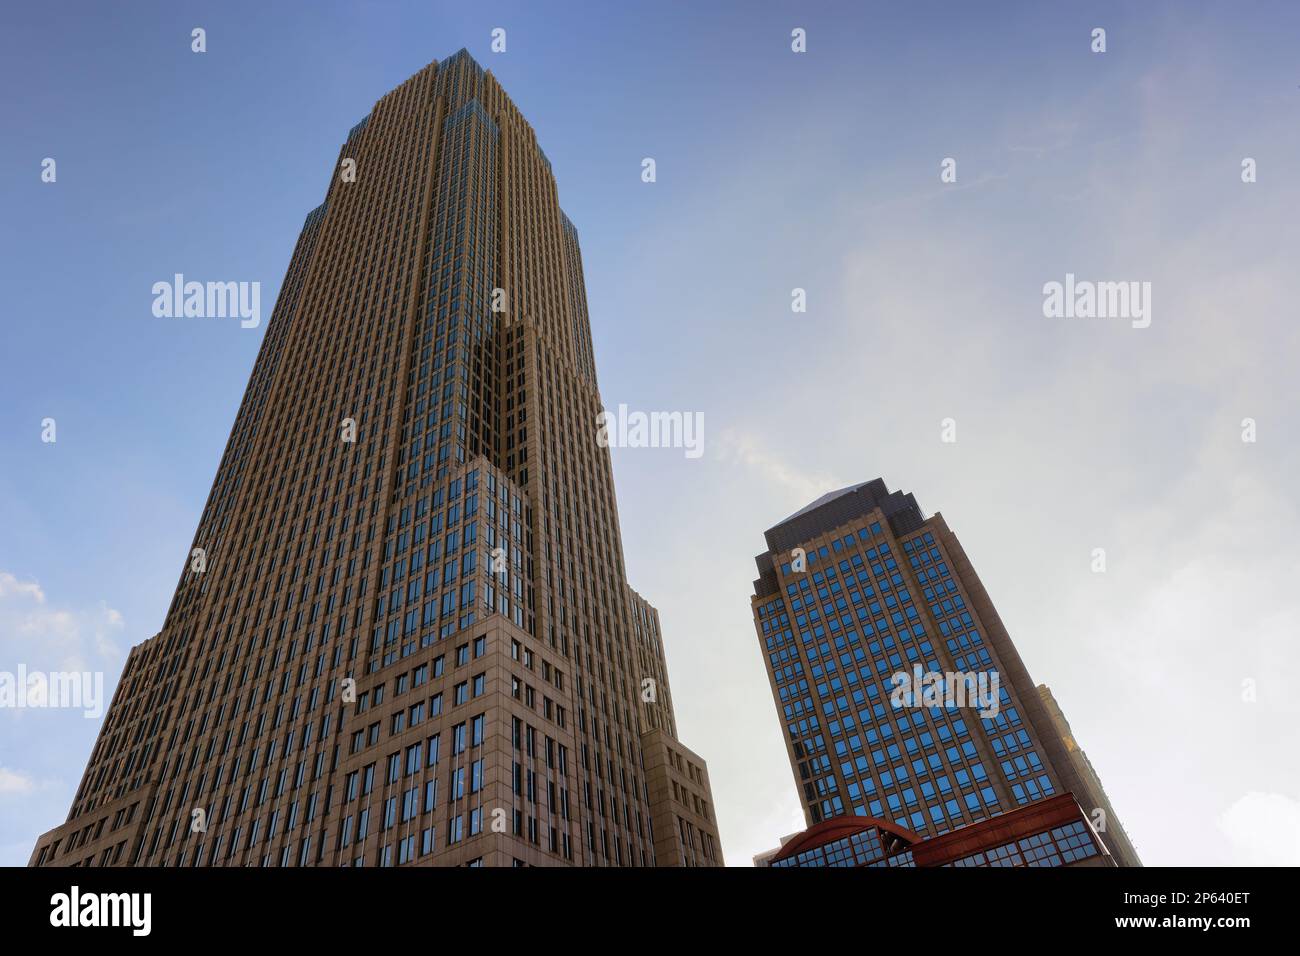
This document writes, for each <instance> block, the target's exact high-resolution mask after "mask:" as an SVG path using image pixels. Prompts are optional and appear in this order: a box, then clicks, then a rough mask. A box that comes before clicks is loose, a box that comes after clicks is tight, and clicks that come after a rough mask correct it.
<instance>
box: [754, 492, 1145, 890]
mask: <svg viewBox="0 0 1300 956" xmlns="http://www.w3.org/2000/svg"><path fill="white" fill-rule="evenodd" d="M765 537H766V542H767V546H768V550H767V551H766V552H765V553H763V554H761V555H759V556H758V557H757V559H756V561H757V564H758V571H759V577H758V580H756V581H755V582H754V596H753V598H752V605H753V613H754V625H755V628H756V629H757V633H758V638H759V642H760V646H761V648H762V651H763V655H764V661H765V663H766V666H767V672H768V678H769V681H770V684H771V688H772V694H773V697H774V699H775V702H776V706H777V712H778V714H779V716H780V719H781V727H782V737H783V739H784V740H785V745H786V750H787V753H788V756H789V758H790V766H791V769H792V770H793V772H794V777H795V783H796V786H797V787H798V790H799V796H800V800H801V801H802V803H803V808H804V814H805V818H806V821H807V824H808V826H809V827H810V830H808V831H804V833H803V834H798V835H796V836H795V837H793V838H790V839H789V840H788V841H787V843H786V846H789V845H790V843H798V842H799V841H801V840H805V839H807V838H808V835H809V834H810V833H812V832H813V831H814V830H817V828H818V827H819V826H820V825H822V824H823V823H827V822H828V821H835V820H837V818H842V817H860V818H861V817H865V818H868V819H869V820H870V821H871V822H872V826H876V827H878V828H880V829H881V830H882V831H891V832H895V833H901V834H905V835H906V842H907V843H908V844H909V845H910V844H911V843H918V844H919V843H920V842H922V841H924V842H925V843H926V844H927V845H928V846H931V847H933V846H935V845H937V844H935V843H934V842H933V841H935V840H936V839H938V838H943V839H944V840H947V841H951V840H952V839H955V837H953V838H950V837H947V836H945V835H947V834H957V832H958V831H962V830H963V828H968V827H972V826H974V825H980V826H981V827H984V829H988V827H986V826H984V821H988V820H991V819H994V818H998V817H1000V816H1002V815H1004V814H1008V813H1010V812H1012V811H1016V812H1017V813H1018V816H1017V818H1016V819H1037V817H1035V816H1034V813H1036V811H1033V810H1028V809H1026V808H1030V807H1032V806H1033V805H1035V804H1036V803H1039V802H1041V801H1046V800H1049V799H1053V798H1061V797H1065V798H1067V799H1068V801H1069V805H1070V806H1071V807H1074V808H1075V809H1074V811H1071V813H1069V814H1067V815H1068V816H1070V819H1069V820H1064V818H1061V819H1062V820H1063V822H1061V823H1060V824H1059V825H1061V826H1073V824H1074V823H1075V822H1077V821H1076V820H1075V816H1074V815H1072V814H1074V813H1081V814H1083V815H1081V816H1079V817H1078V819H1081V820H1083V822H1084V823H1085V825H1088V827H1089V830H1090V839H1093V840H1096V841H1097V842H1098V844H1099V845H1100V846H1101V847H1102V848H1103V850H1104V851H1108V853H1109V856H1110V857H1111V858H1112V859H1113V860H1114V862H1115V863H1116V864H1117V865H1120V866H1140V865H1141V863H1140V861H1139V860H1138V858H1137V855H1136V853H1135V852H1133V849H1132V846H1131V844H1129V842H1128V839H1127V837H1126V836H1124V835H1123V828H1122V827H1121V826H1120V824H1119V821H1118V819H1117V817H1116V816H1115V814H1114V812H1113V810H1111V808H1110V805H1109V803H1107V802H1106V801H1105V797H1104V794H1102V793H1101V790H1100V781H1097V780H1096V777H1095V774H1093V775H1091V776H1085V774H1083V773H1081V772H1080V771H1081V767H1082V766H1083V764H1081V763H1080V762H1079V761H1077V760H1072V759H1071V756H1070V753H1069V752H1068V750H1067V746H1066V743H1065V740H1064V739H1063V737H1062V731H1061V730H1060V729H1059V727H1058V725H1057V723H1056V722H1054V720H1053V717H1052V715H1051V714H1050V713H1049V712H1048V709H1047V708H1046V707H1045V706H1044V699H1043V697H1041V696H1040V694H1039V692H1038V690H1037V688H1036V687H1035V685H1034V683H1033V681H1032V680H1031V679H1030V677H1029V674H1028V672H1027V671H1026V669H1025V666H1024V664H1023V663H1022V661H1021V660H1020V655H1019V654H1018V653H1017V652H1016V649H1015V646H1014V645H1013V644H1012V643H1011V639H1010V637H1009V636H1008V634H1007V631H1006V628H1005V627H1003V625H1002V621H1001V619H1000V618H999V617H998V613H997V611H996V610H995V609H994V607H993V603H992V601H991V600H990V599H989V596H988V593H987V592H986V591H985V590H984V586H983V584H981V583H980V580H979V577H978V576H977V575H976V573H975V569H974V568H973V567H972V566H971V563H970V561H969V560H968V559H967V557H966V553H965V551H964V550H963V549H962V547H961V544H960V543H959V542H958V540H957V537H956V536H955V535H954V534H953V533H952V531H951V530H949V528H948V525H947V522H946V521H944V518H943V516H942V515H941V514H935V515H933V516H931V517H929V518H926V517H924V516H923V514H922V512H921V509H920V506H919V505H918V504H917V503H916V499H915V498H914V497H913V496H912V495H910V494H904V493H902V492H898V491H892V492H891V491H890V490H889V489H888V488H887V487H886V486H885V483H884V482H883V481H882V480H880V479H875V480H873V481H868V482H863V483H862V484H858V485H852V486H850V487H847V488H842V489H840V490H839V491H834V492H831V493H829V494H827V495H824V496H823V497H821V498H819V499H818V500H816V501H814V502H812V503H811V504H809V505H808V506H807V507H805V508H803V509H801V510H800V511H798V512H796V513H795V514H793V515H791V516H790V517H789V518H787V519H785V520H784V521H782V522H781V523H780V524H778V525H776V526H775V527H774V528H772V529H771V530H769V531H768V532H767V533H766V535H765ZM918 672H920V673H924V674H934V675H949V676H946V677H945V679H944V684H943V686H945V687H947V688H955V687H957V686H960V685H961V681H960V679H958V680H954V678H953V676H951V675H969V677H970V679H971V682H972V685H973V683H974V681H975V680H976V679H977V678H978V679H980V680H982V681H983V682H984V684H983V685H984V686H986V687H987V688H989V689H990V690H991V689H992V688H993V687H996V694H995V695H994V696H995V698H996V706H994V707H988V708H981V707H980V706H979V705H976V704H972V705H970V706H966V705H962V704H959V703H953V702H952V701H951V699H947V700H945V699H943V698H941V699H939V700H938V701H937V702H936V701H935V700H933V699H924V698H921V697H919V696H918V697H917V698H916V699H914V700H911V701H909V700H908V699H907V698H906V697H903V696H900V695H898V694H897V693H896V690H897V689H898V684H897V683H896V681H895V677H894V675H896V674H906V675H909V676H912V675H915V674H917V673H918ZM995 675H996V681H997V683H996V684H994V679H995ZM981 711H984V712H985V713H986V714H987V715H986V716H980V714H981ZM1062 722H1063V721H1062ZM1070 745H1071V746H1073V742H1072V741H1071V744H1070ZM1090 770H1091V768H1090V767H1089V768H1088V771H1089V773H1090ZM1071 794H1072V795H1073V797H1070V795H1071ZM1076 801H1077V803H1076ZM1052 806H1054V807H1056V808H1057V809H1056V811H1054V812H1056V813H1057V814H1058V815H1059V814H1061V813H1065V812H1066V811H1065V810H1063V809H1061V808H1062V807H1064V806H1065V804H1064V802H1063V801H1058V802H1057V803H1056V804H1052ZM1097 809H1102V810H1103V811H1105V812H1104V815H1103V814H1098V813H1096V812H1095V811H1096V810H1097ZM1021 810H1024V812H1023V813H1021V812H1020V811H1021ZM1090 819H1095V820H1098V821H1099V822H1098V827H1099V828H1100V826H1101V823H1100V821H1101V820H1106V821H1107V822H1108V824H1109V827H1110V829H1107V830H1105V833H1104V834H1102V835H1098V834H1097V833H1095V832H1092V826H1091V825H1089V820H1090ZM849 822H850V823H851V821H849ZM828 825H829V824H828ZM854 825H856V824H854ZM1055 825H1057V824H1054V826H1055ZM818 832H819V833H820V832H822V831H818ZM978 832H980V831H970V832H968V833H962V834H961V836H962V837H963V838H965V837H971V836H972V835H973V834H975V833H978ZM1112 832H1115V833H1116V834H1117V835H1118V836H1119V837H1122V838H1117V839H1111V838H1109V837H1108V836H1106V834H1110V833H1112ZM1020 835H1021V836H1027V837H1029V836H1035V835H1034V834H1029V833H1025V834H1020ZM1102 841H1104V842H1102ZM978 842H979V841H978V840H977V841H976V843H978ZM972 845H974V844H972ZM779 854H780V851H776V853H775V854H762V855H760V857H759V858H756V859H759V860H774V861H775V860H780V859H788V858H789V857H780V856H779ZM886 857H890V855H889V854H885V856H882V857H881V859H884V858H886ZM890 858H892V857H890ZM900 859H902V858H901V857H900ZM772 865H776V864H775V863H773V864H772ZM785 865H792V864H788V863H787V864H785ZM927 865H928V864H927ZM936 865H942V864H936Z"/></svg>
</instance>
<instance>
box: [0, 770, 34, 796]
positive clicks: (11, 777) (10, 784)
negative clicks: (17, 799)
mask: <svg viewBox="0 0 1300 956" xmlns="http://www.w3.org/2000/svg"><path fill="white" fill-rule="evenodd" d="M34 789H36V781H34V780H33V779H32V778H31V777H29V776H28V775H27V774H25V773H22V772H21V771H18V770H10V769H8V768H7V767H0V794H6V793H30V792H31V791H32V790H34Z"/></svg>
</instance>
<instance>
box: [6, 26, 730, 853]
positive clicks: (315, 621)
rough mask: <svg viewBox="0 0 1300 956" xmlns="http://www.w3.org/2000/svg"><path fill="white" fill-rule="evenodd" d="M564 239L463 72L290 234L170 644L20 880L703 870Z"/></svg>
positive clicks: (415, 81) (345, 173)
mask: <svg viewBox="0 0 1300 956" xmlns="http://www.w3.org/2000/svg"><path fill="white" fill-rule="evenodd" d="M601 408H602V403H601V399H600V394H599V392H598V390H597V386H596V367H595V361H594V357H593V353H592V337H591V328H590V324H589V319H588V315H587V301H586V292H585V289H584V282H583V272H582V259H581V254H580V252H579V245H578V233H577V230H576V229H575V228H574V226H573V224H572V223H571V222H570V221H569V219H568V217H566V216H565V214H564V213H563V211H561V209H560V206H559V202H558V198H557V193H556V183H555V177H554V176H553V174H552V171H551V165H550V162H549V161H548V160H547V158H546V155H545V154H544V153H543V152H542V150H541V148H540V147H539V146H538V144H537V141H536V137H535V135H534V133H533V130H532V128H531V127H530V126H529V125H528V123H527V122H526V121H525V120H524V118H523V117H522V116H521V115H520V113H519V111H518V109H516V107H515V106H514V104H513V103H512V102H511V101H510V99H509V97H507V96H506V94H505V92H504V91H503V90H502V89H501V87H500V86H499V85H498V83H497V81H496V79H495V78H494V77H492V76H491V75H490V74H487V73H485V72H484V71H483V70H482V69H481V68H480V67H479V65H478V64H477V63H475V62H474V61H473V60H472V59H471V58H470V57H469V55H468V54H467V53H466V52H465V51H463V50H462V51H461V52H459V53H457V54H456V55H455V56H453V57H451V58H450V59H449V60H446V61H444V62H442V63H432V64H430V65H429V66H427V67H426V68H424V69H423V70H421V71H420V72H418V73H416V74H415V75H414V76H412V77H411V78H410V79H409V80H407V81H406V82H405V83H403V84H402V85H401V86H399V87H397V88H396V89H395V90H393V91H392V92H390V93H388V94H387V95H386V96H384V97H383V98H382V99H381V100H380V101H379V102H378V103H377V104H376V105H375V107H374V109H373V110H372V111H371V113H370V115H368V116H367V117H365V118H364V119H363V120H362V121H361V122H359V123H358V124H357V125H356V126H355V127H353V128H352V131H351V132H350V133H349V134H348V137H347V142H346V143H345V144H344V146H343V147H342V149H341V151H340V153H339V157H338V161H337V163H336V164H335V171H334V174H333V176H332V178H331V182H330V186H329V190H328V193H327V195H326V198H325V202H324V203H322V204H321V206H320V207H319V208H317V209H316V210H314V211H313V212H312V213H311V214H310V215H308V216H307V220H306V223H305V225H304V227H303V230H302V234H301V236H300V237H299V239H298V243H297V247H296V248H295V250H294V253H293V258H292V260H291V262H290V264H289V270H288V274H287V275H286V277H285V281H284V285H283V287H282V289H281V291H280V296H279V301H278V302H277V303H276V307H275V310H274V312H273V314H272V317H271V320H270V322H269V325H268V327H267V329H266V333H265V339H264V340H263V343H262V346H261V350H260V352H259V354H258V358H257V361H256V364H255V365H254V368H253V373H252V377H251V379H250V381H249V384H248V388H247V391H246V393H245V396H244V400H243V404H242V405H241V407H240V409H239V413H238V416H237V418H236V420H235V424H234V428H233V429H232V431H231V435H230V438H229V441H228V444H227V446H226V451H225V454H224V455H223V456H222V459H221V463H220V466H219V468H218V470H217V475H216V480H215V481H214V483H213V486H212V491H211V494H210V496H209V498H208V503H207V506H206V507H205V508H204V511H203V514H202V517H201V519H200V521H199V526H198V531H197V533H196V534H195V536H194V541H193V543H192V545H191V546H190V548H189V549H187V550H186V553H185V563H184V570H183V571H182V573H181V577H180V581H179V583H178V584H177V587H176V594H175V597H174V599H173V600H172V603H171V607H170V609H169V610H168V612H167V616H166V620H165V622H164V624H163V627H162V630H161V631H160V632H159V633H158V634H157V635H156V636H154V637H152V638H150V639H149V640H147V641H145V642H144V643H143V644H140V645H139V646H137V647H135V648H133V649H132V651H131V653H130V656H129V657H128V659H127V663H126V666H125V668H124V670H123V673H122V678H121V682H120V684H119V686H118V688H117V692H116V694H115V695H114V699H113V702H112V705H111V707H110V709H109V711H108V714H107V716H106V718H105V720H104V724H103V728H102V729H101V731H100V735H99V739H98V741H97V743H96V745H95V748H94V751H93V753H92V754H91V757H90V762H89V764H88V766H87V768H86V771H85V775H84V778H83V780H82V782H81V786H80V787H79V788H78V790H77V794H76V799H75V802H74V803H73V806H72V809H71V812H70V814H69V815H68V819H67V822H66V823H65V824H63V825H62V826H61V827H59V828H58V829H56V830H53V831H51V832H49V833H47V834H45V835H44V836H42V837H41V838H40V840H39V842H38V844H37V847H36V849H35V851H34V852H33V854H32V862H33V863H34V864H37V865H41V864H44V865H50V864H54V865H72V864H77V865H96V866H100V865H127V864H141V865H143V864H147V865H167V866H196V865H273V866H305V865H365V866H374V865H401V864H408V863H417V864H433V865H440V866H452V865H467V866H511V865H529V866H533V865H588V866H607V865H613V866H618V865H623V866H650V865H660V866H665V865H667V866H673V865H721V863H722V856H721V848H720V846H719V843H718V834H717V829H716V825H715V822H714V811H713V806H712V796H711V794H710V791H709V782H708V774H707V769H706V767H705V764H704V761H703V760H701V759H700V758H699V757H698V756H696V755H695V754H693V753H692V752H691V751H689V750H688V749H687V748H686V747H684V746H683V745H682V744H681V743H679V742H678V740H677V730H676V723H675V720H674V715H673V708H672V697H671V694H670V691H669V686H668V677H667V672H666V667H665V663H664V654H663V642H662V637H661V634H660V630H659V616H658V613H657V612H656V611H655V609H654V608H653V607H651V606H650V605H649V604H648V603H647V602H646V601H644V600H643V599H642V598H641V597H640V596H639V595H637V594H636V593H635V592H633V591H632V589H631V588H630V587H629V586H628V583H627V578H626V575H625V572H624V567H623V552H622V543H621V540H620V534H619V524H618V513H617V506H616V503H615V498H614V486H613V480H612V470H611V465H610V457H609V452H608V449H606V448H603V447H600V446H599V445H598V443H597V415H598V413H599V412H600V411H601Z"/></svg>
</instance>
